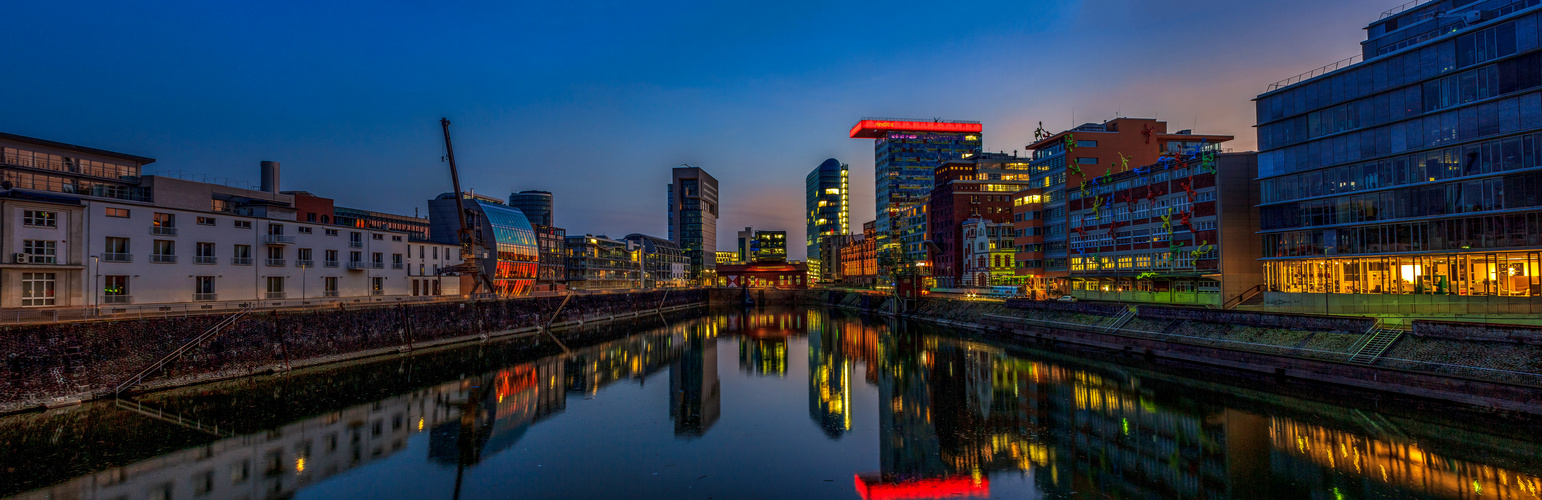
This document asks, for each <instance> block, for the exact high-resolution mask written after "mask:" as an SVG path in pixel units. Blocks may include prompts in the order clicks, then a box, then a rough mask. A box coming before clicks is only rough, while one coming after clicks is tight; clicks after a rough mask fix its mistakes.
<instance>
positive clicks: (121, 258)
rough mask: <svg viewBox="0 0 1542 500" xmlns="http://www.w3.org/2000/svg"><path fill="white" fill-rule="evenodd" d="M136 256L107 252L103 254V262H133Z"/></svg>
mask: <svg viewBox="0 0 1542 500" xmlns="http://www.w3.org/2000/svg"><path fill="white" fill-rule="evenodd" d="M133 261H134V254H131V253H118V252H106V253H103V254H102V262H133Z"/></svg>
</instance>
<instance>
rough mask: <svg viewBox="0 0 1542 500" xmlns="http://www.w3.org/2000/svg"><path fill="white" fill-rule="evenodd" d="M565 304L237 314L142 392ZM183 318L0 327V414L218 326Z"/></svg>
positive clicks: (441, 338) (90, 393) (635, 300)
mask: <svg viewBox="0 0 1542 500" xmlns="http://www.w3.org/2000/svg"><path fill="white" fill-rule="evenodd" d="M563 299H564V297H561V296H554V297H527V298H519V299H512V300H501V301H483V302H462V303H435V304H418V305H404V306H388V307H373V308H339V309H325V310H310V311H302V312H262V313H252V314H250V315H247V316H245V317H243V318H242V319H241V320H240V321H238V322H237V323H236V324H234V325H232V326H231V327H229V328H227V329H226V330H225V331H223V332H222V333H220V334H219V335H217V336H215V337H213V338H212V339H210V340H208V341H206V342H205V343H204V344H203V345H200V346H198V347H196V348H194V349H192V350H191V351H190V352H189V353H188V354H187V355H185V356H183V357H182V358H181V359H179V360H177V361H175V362H173V363H171V364H170V365H168V367H167V369H166V370H165V371H164V373H161V374H156V375H154V381H153V382H149V383H147V385H149V386H167V385H177V384H185V383H190V382H195V381H200V380H209V379H216V378H224V377H230V376H240V375H246V374H252V373H260V372H265V371H268V370H273V369H283V368H289V367H295V366H302V365H312V364H318V363H322V362H329V361H338V360H343V359H352V358H358V357H363V356H369V355H376V354H385V353H394V352H399V351H401V350H403V349H410V348H423V347H426V346H431V345H436V344H444V343H450V342H456V341H461V340H471V339H477V338H479V335H486V334H497V333H499V332H502V333H505V334H508V333H522V332H523V333H528V332H533V331H535V329H536V328H535V327H536V326H537V325H541V324H545V323H546V322H547V321H552V320H553V316H552V315H553V314H554V313H556V312H557V308H558V307H559V306H561V305H562V301H563ZM706 302H707V293H706V291H704V290H689V291H669V292H649V293H629V294H621V293H618V294H603V295H574V296H573V297H572V299H571V300H570V301H569V302H568V303H567V305H566V306H564V307H563V308H562V311H561V313H560V314H558V315H557V316H556V318H555V320H554V321H553V324H554V326H564V325H571V324H575V323H579V322H583V321H594V320H608V319H610V318H611V317H612V316H616V315H630V314H633V313H636V312H642V311H653V310H658V309H660V308H661V307H662V308H671V307H682V306H689V305H701V304H705V303H706ZM224 318H225V317H224V316H189V317H183V318H155V319H143V320H125V321H95V322H74V323H58V324H38V325H26V326H16V327H7V328H0V356H3V357H4V359H3V364H0V413H4V412H8V411H16V410H20V409H26V408H31V407H36V406H39V405H43V404H50V403H52V402H55V401H58V400H59V398H73V399H91V398H94V397H101V396H105V395H111V393H112V391H113V389H114V388H115V387H116V386H117V384H119V383H121V382H123V381H124V380H127V379H129V378H130V377H132V376H133V375H134V374H135V373H137V372H139V371H140V370H142V369H144V368H145V367H147V366H150V365H151V364H153V363H155V362H156V361H157V360H159V359H160V358H161V357H163V356H165V355H166V354H168V353H170V352H172V351H173V350H175V349H176V348H177V347H178V346H181V345H183V344H185V343H187V342H188V341H190V340H192V339H194V338H196V337H197V336H198V335H199V334H201V333H203V332H204V331H206V330H208V329H209V328H210V327H212V326H214V325H215V324H217V323H219V322H220V321H221V320H223V319H224Z"/></svg>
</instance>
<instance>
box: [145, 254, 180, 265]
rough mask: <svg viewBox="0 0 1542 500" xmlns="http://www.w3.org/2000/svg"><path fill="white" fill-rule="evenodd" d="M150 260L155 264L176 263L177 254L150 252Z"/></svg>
mask: <svg viewBox="0 0 1542 500" xmlns="http://www.w3.org/2000/svg"><path fill="white" fill-rule="evenodd" d="M150 262H152V263H155V264H176V263H177V256H175V255H161V254H151V255H150Z"/></svg>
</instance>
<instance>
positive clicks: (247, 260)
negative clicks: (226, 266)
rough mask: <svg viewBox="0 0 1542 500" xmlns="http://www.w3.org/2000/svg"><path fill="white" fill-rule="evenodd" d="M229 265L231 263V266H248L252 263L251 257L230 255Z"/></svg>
mask: <svg viewBox="0 0 1542 500" xmlns="http://www.w3.org/2000/svg"><path fill="white" fill-rule="evenodd" d="M230 265H232V266H250V265H252V258H251V257H231V258H230Z"/></svg>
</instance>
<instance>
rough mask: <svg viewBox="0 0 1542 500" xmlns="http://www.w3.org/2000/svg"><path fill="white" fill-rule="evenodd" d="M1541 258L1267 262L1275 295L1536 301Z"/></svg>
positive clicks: (1525, 255) (1498, 256) (1446, 256)
mask: <svg viewBox="0 0 1542 500" xmlns="http://www.w3.org/2000/svg"><path fill="white" fill-rule="evenodd" d="M1539 267H1542V259H1539V256H1538V254H1537V253H1536V252H1524V253H1523V252H1511V253H1490V254H1436V255H1403V256H1386V257H1361V258H1344V259H1312V260H1297V261H1279V262H1267V263H1265V264H1264V276H1265V283H1266V284H1267V286H1268V289H1269V290H1270V291H1274V292H1287V293H1364V294H1398V295H1458V296H1462V295H1466V296H1509V297H1534V296H1538V295H1542V280H1539V277H1538V274H1539V272H1538V271H1539Z"/></svg>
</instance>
